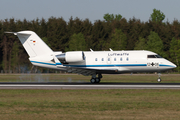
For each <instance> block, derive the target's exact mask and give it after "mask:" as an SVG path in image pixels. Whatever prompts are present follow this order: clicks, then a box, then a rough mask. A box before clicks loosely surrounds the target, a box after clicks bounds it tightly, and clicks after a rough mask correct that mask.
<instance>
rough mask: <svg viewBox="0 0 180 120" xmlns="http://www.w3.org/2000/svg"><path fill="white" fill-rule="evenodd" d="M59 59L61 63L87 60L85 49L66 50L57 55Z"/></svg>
mask: <svg viewBox="0 0 180 120" xmlns="http://www.w3.org/2000/svg"><path fill="white" fill-rule="evenodd" d="M56 57H57V58H58V60H59V61H60V62H61V63H64V64H65V63H73V62H82V61H83V60H85V56H84V52H83V51H74V52H66V53H63V54H60V55H56Z"/></svg>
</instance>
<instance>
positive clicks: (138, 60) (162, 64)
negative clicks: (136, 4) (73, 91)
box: [6, 31, 176, 83]
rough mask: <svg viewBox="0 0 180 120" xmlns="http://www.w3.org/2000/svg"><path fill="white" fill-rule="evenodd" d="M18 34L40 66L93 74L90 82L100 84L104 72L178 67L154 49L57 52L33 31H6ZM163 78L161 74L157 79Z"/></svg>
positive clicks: (154, 70) (34, 62) (117, 72)
mask: <svg viewBox="0 0 180 120" xmlns="http://www.w3.org/2000/svg"><path fill="white" fill-rule="evenodd" d="M6 33H13V34H14V35H17V36H18V38H19V39H20V41H21V43H22V45H23V47H24V48H25V50H26V52H27V53H28V55H29V60H30V62H31V63H32V64H33V65H35V66H39V67H44V68H50V69H56V70H61V71H67V72H68V73H78V74H82V75H86V76H88V75H91V76H92V78H91V80H90V82H91V83H99V82H100V80H101V78H102V74H121V73H133V72H157V73H160V72H162V71H166V70H170V69H173V68H176V65H175V64H173V63H172V62H170V61H168V60H166V59H164V58H162V57H161V56H159V55H157V54H156V53H154V52H151V51H146V50H138V51H137V50H133V51H130V50H129V51H123V50H122V51H113V50H112V49H110V51H93V50H92V49H90V51H70V52H65V53H62V52H54V51H52V50H51V48H49V46H47V45H46V44H45V42H44V41H43V40H42V39H41V38H40V37H39V36H38V35H37V34H36V33H35V32H33V31H20V32H6ZM160 81H161V78H160V75H159V78H158V82H160Z"/></svg>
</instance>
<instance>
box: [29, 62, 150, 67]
mask: <svg viewBox="0 0 180 120" xmlns="http://www.w3.org/2000/svg"><path fill="white" fill-rule="evenodd" d="M30 62H32V63H39V64H45V65H54V66H56V65H62V63H56V64H53V63H46V62H38V61H30ZM63 66H69V67H125V66H147V65H146V64H111V65H67V64H65V65H63Z"/></svg>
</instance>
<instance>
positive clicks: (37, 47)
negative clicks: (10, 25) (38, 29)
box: [14, 31, 53, 58]
mask: <svg viewBox="0 0 180 120" xmlns="http://www.w3.org/2000/svg"><path fill="white" fill-rule="evenodd" d="M14 35H17V36H18V38H19V40H20V41H21V43H22V45H23V47H24V48H25V50H26V52H27V53H28V55H29V56H30V58H32V57H36V56H40V55H43V54H47V53H53V51H52V50H51V48H49V46H47V45H46V43H45V42H44V41H43V40H42V39H41V38H40V37H39V36H38V35H37V34H36V33H35V32H33V31H20V32H16V33H14Z"/></svg>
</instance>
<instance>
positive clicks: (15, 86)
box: [0, 84, 180, 89]
mask: <svg viewBox="0 0 180 120" xmlns="http://www.w3.org/2000/svg"><path fill="white" fill-rule="evenodd" d="M0 89H180V85H92V84H91V85H21V84H16V85H10V84H3V85H2V84H1V85H0Z"/></svg>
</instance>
